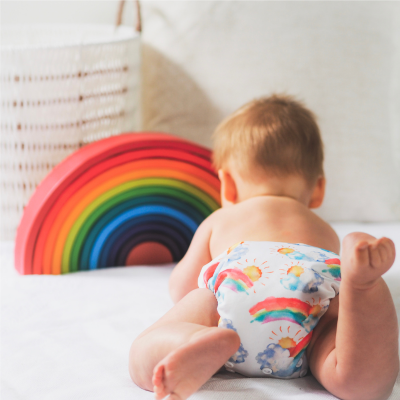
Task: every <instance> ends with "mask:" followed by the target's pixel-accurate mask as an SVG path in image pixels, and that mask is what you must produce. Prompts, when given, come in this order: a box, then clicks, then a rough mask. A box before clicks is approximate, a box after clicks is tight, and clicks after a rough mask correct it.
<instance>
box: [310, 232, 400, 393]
mask: <svg viewBox="0 0 400 400" xmlns="http://www.w3.org/2000/svg"><path fill="white" fill-rule="evenodd" d="M394 258H395V249H394V244H393V242H392V241H391V240H390V239H387V238H382V239H376V238H374V237H373V236H370V235H367V234H365V233H358V232H357V233H353V234H350V235H348V236H346V238H345V240H344V242H343V252H342V282H341V285H340V296H339V297H340V301H339V317H338V322H337V327H336V323H335V321H334V320H332V321H331V322H329V323H328V324H327V325H326V328H324V329H323V331H320V332H318V333H317V332H316V333H317V335H318V339H317V341H318V342H319V343H317V342H316V343H315V345H314V348H313V349H312V353H313V354H312V356H311V358H312V360H311V359H310V366H311V370H312V372H313V373H314V375H315V376H316V377H317V379H318V380H319V381H320V382H321V383H322V384H323V385H324V386H325V387H326V388H327V389H328V390H329V391H330V392H332V393H333V394H334V395H336V396H338V397H339V398H341V399H357V400H358V399H363V400H368V399H387V397H388V396H389V395H390V393H391V391H392V389H393V386H394V383H395V380H396V376H397V374H398V371H399V356H398V326H397V317H396V310H395V307H394V304H393V300H392V297H391V295H390V292H389V289H388V287H387V285H386V283H385V281H384V280H383V279H382V278H381V275H382V274H383V273H385V272H386V271H387V270H388V269H389V268H390V267H391V266H392V264H393V262H394ZM328 312H329V310H328ZM327 314H328V313H327ZM317 328H318V327H317Z"/></svg>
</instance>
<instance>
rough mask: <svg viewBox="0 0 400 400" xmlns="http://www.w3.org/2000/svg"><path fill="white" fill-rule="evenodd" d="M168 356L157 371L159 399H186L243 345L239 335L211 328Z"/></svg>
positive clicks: (154, 379)
mask: <svg viewBox="0 0 400 400" xmlns="http://www.w3.org/2000/svg"><path fill="white" fill-rule="evenodd" d="M196 335H197V336H194V337H193V338H192V339H191V340H190V341H189V342H188V343H187V344H185V345H182V346H180V347H178V348H177V349H176V350H175V351H173V352H171V353H170V354H168V355H167V356H166V357H165V358H164V359H163V360H161V361H160V362H159V363H158V364H157V365H156V366H155V368H154V372H153V385H154V394H155V398H156V399H157V400H161V399H163V398H164V397H166V396H168V395H169V397H168V399H170V400H184V399H187V398H188V397H189V396H190V395H191V394H193V393H194V392H195V391H196V390H197V389H198V388H199V387H200V386H202V385H203V384H204V383H205V382H207V381H208V379H210V378H211V377H212V375H213V374H215V373H216V372H217V371H218V369H219V368H220V367H222V365H224V363H225V362H226V361H227V360H228V359H229V357H230V356H231V355H232V354H234V353H235V352H236V351H237V349H238V348H239V346H240V339H239V336H238V335H237V333H236V332H234V331H232V330H230V329H222V328H208V329H204V330H203V331H200V332H198V333H197V334H196Z"/></svg>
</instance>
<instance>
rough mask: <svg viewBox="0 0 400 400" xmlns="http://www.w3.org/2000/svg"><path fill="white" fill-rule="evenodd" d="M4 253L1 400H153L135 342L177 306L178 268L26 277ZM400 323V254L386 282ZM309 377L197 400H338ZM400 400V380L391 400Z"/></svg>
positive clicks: (224, 383) (206, 388)
mask: <svg viewBox="0 0 400 400" xmlns="http://www.w3.org/2000/svg"><path fill="white" fill-rule="evenodd" d="M333 226H334V228H335V229H336V231H337V232H338V234H339V236H340V237H341V238H343V236H345V235H346V234H347V233H349V232H352V231H364V232H368V233H371V234H373V235H375V236H378V237H380V236H387V237H390V238H392V239H393V240H394V241H395V243H396V247H397V249H398V252H399V254H400V223H392V224H377V223H374V224H352V223H336V224H333ZM0 250H1V317H2V321H1V322H2V323H1V341H2V346H1V360H2V371H1V394H2V399H4V400H17V399H18V400H22V399H23V400H25V399H29V400H36V399H37V400H39V399H40V400H64V399H65V400H67V399H68V400H70V399H72V398H73V399H75V400H80V399H82V400H83V399H84V400H88V399H97V400H101V399H104V400H106V399H107V400H109V399H111V398H115V399H118V400H125V399H126V400H132V399H144V400H145V399H153V398H154V397H153V394H152V393H150V392H146V391H144V390H142V389H140V388H138V387H137V386H136V385H135V384H134V383H132V381H131V380H130V378H129V374H128V367H127V365H128V351H129V347H130V345H131V343H132V341H133V340H134V338H135V337H136V336H137V335H139V333H140V332H142V331H143V330H144V329H145V328H147V327H148V326H149V325H151V324H152V323H154V322H155V321H156V320H157V319H158V318H160V317H161V316H162V315H163V314H164V313H165V312H166V311H168V309H169V308H170V307H172V301H171V300H170V298H169V295H168V285H167V284H168V278H169V275H170V273H171V271H172V268H173V264H170V265H165V266H137V267H130V268H126V267H119V268H109V269H104V270H99V271H91V272H79V273H75V274H68V275H63V276H38V275H32V276H20V275H18V274H17V272H16V271H15V270H14V268H13V243H12V242H2V243H1V245H0ZM384 278H385V280H386V282H387V284H388V286H389V288H390V291H391V293H392V296H393V298H394V301H395V304H396V309H397V313H398V316H399V317H400V256H399V255H398V256H397V258H396V261H395V265H394V266H393V267H392V269H391V270H390V271H389V272H388V273H387V274H385V275H384ZM334 398H335V397H334V396H332V395H330V394H329V393H328V392H327V391H325V389H324V388H323V387H322V386H321V385H320V384H319V383H318V382H317V381H316V380H315V379H314V377H313V376H311V375H308V376H306V377H305V378H302V379H295V380H290V381H282V380H277V379H267V378H257V379H255V378H245V377H243V376H240V375H238V374H232V373H229V372H224V371H220V372H218V373H217V374H216V375H214V376H213V377H212V378H211V379H210V380H209V381H208V382H207V383H206V384H205V385H203V387H202V388H201V389H200V390H199V391H198V392H197V393H195V394H194V395H192V396H191V399H193V400H195V399H196V400H203V399H210V400H211V399H215V400H225V399H226V400H228V399H229V400H236V399H237V400H239V399H240V400H243V399H251V400H257V399H263V400H264V399H279V400H286V399H288V400H289V399H290V400H291V399H296V400H302V399H304V400H306V399H307V400H312V399H334ZM399 398H400V376H399V377H398V379H397V383H396V386H395V389H394V391H393V393H392V395H391V397H390V399H391V400H395V399H399Z"/></svg>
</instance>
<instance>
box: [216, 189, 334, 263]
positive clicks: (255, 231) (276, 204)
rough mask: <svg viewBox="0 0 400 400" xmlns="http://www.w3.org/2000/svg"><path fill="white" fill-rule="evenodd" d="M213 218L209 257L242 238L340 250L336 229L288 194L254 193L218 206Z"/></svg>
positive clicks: (244, 239) (243, 239) (242, 239)
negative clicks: (223, 205)
mask: <svg viewBox="0 0 400 400" xmlns="http://www.w3.org/2000/svg"><path fill="white" fill-rule="evenodd" d="M213 220H214V221H213V228H212V235H211V240H210V251H211V256H212V258H215V257H216V256H218V255H219V254H221V253H222V252H223V251H225V250H226V249H227V248H228V247H230V246H232V245H233V244H235V243H237V242H241V241H269V242H285V243H304V244H308V245H310V246H315V247H319V248H323V249H327V250H330V251H333V252H334V253H337V254H338V253H339V247H340V242H339V239H338V237H337V235H336V233H335V231H334V230H333V229H332V228H331V227H330V226H329V225H328V224H327V223H326V222H324V221H323V220H322V219H321V218H319V217H318V216H317V215H315V214H314V213H313V212H312V211H310V210H309V209H308V208H307V207H306V206H304V205H303V204H301V203H300V202H298V201H296V200H293V199H290V198H288V197H279V196H258V197H253V198H251V199H248V200H245V201H242V202H240V203H238V204H235V205H233V206H230V207H224V208H222V209H220V210H218V211H217V212H216V213H215V214H214V216H213Z"/></svg>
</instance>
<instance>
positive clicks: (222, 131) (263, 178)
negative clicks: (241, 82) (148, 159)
mask: <svg viewBox="0 0 400 400" xmlns="http://www.w3.org/2000/svg"><path fill="white" fill-rule="evenodd" d="M213 139H214V155H213V160H214V165H215V167H216V169H217V170H218V174H219V177H220V180H221V197H222V203H223V206H224V205H227V204H231V203H237V202H240V201H243V200H245V199H248V198H250V197H254V196H260V195H275V196H287V197H292V198H295V199H296V200H299V201H300V202H302V203H303V204H305V205H306V206H308V207H310V208H316V207H319V206H320V205H321V203H322V200H323V197H324V190H325V179H324V171H323V159H324V154H323V144H322V140H321V135H320V131H319V128H318V125H317V123H316V121H315V116H314V114H313V113H312V112H311V111H309V110H308V109H307V108H305V106H304V105H303V104H301V103H300V102H298V101H296V100H294V99H293V98H292V97H289V96H282V95H273V96H270V97H266V98H262V99H258V100H253V101H251V102H250V103H247V104H245V105H244V106H243V107H241V108H239V110H237V111H235V112H234V113H233V114H231V115H230V116H229V117H228V118H226V119H225V120H224V121H222V123H221V124H220V125H219V126H218V127H217V129H216V131H215V133H214V136H213Z"/></svg>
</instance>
